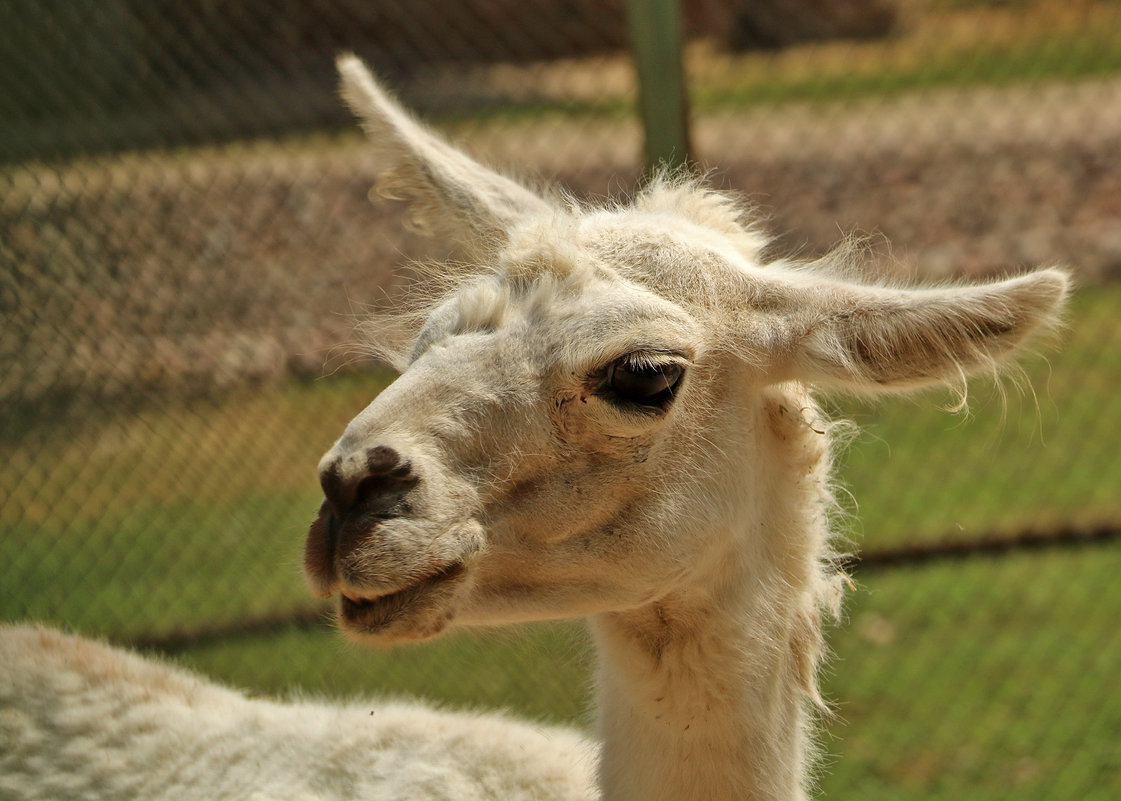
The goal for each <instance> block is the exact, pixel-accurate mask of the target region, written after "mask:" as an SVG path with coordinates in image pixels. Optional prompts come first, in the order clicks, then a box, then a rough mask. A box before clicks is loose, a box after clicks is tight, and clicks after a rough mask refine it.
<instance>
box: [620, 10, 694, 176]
mask: <svg viewBox="0 0 1121 801" xmlns="http://www.w3.org/2000/svg"><path fill="white" fill-rule="evenodd" d="M628 16H629V17H630V29H631V46H632V50H633V52H634V59H635V67H636V69H637V70H638V85H639V107H640V110H641V113H642V125H643V129H644V130H645V132H646V169H647V171H651V170H653V169H655V168H656V167H657V166H658V165H659V164H665V165H667V166H669V167H680V166H682V165H684V164H686V163H688V162H689V160H690V158H691V151H690V148H689V124H688V108H687V102H686V96H685V75H684V69H683V67H682V61H681V40H682V24H681V7H680V4H679V2H678V0H629V3H628Z"/></svg>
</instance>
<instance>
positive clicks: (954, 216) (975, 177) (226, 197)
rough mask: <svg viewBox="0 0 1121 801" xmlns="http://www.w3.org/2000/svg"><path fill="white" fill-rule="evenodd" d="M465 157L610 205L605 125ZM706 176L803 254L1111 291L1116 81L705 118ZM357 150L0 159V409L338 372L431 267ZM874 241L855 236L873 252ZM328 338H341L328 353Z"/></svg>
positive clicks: (611, 158)
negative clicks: (1035, 278) (1062, 268)
mask: <svg viewBox="0 0 1121 801" xmlns="http://www.w3.org/2000/svg"><path fill="white" fill-rule="evenodd" d="M449 134H450V135H451V136H452V138H454V139H456V140H458V141H461V142H462V143H463V144H464V146H465V147H467V148H468V149H469V150H471V151H472V152H474V153H476V154H478V155H479V156H480V157H482V158H483V159H485V160H488V161H491V162H494V163H497V164H499V165H500V166H504V167H508V168H510V169H512V170H513V171H515V172H517V173H519V174H522V175H525V176H528V177H530V178H531V179H542V180H549V181H553V180H555V181H556V182H558V183H560V184H562V185H564V186H566V187H568V188H570V189H571V190H573V191H574V192H576V193H577V194H579V195H613V196H617V195H620V194H625V193H626V192H627V191H629V190H630V189H631V188H632V187H633V186H634V183H635V181H636V179H637V177H638V172H639V170H638V166H637V163H638V154H639V152H640V149H641V134H640V131H639V130H638V128H637V126H636V125H635V124H634V123H633V122H632V121H628V120H606V121H604V120H598V119H595V118H579V119H565V118H557V117H551V116H545V117H543V118H541V119H537V120H528V119H526V120H514V121H503V122H492V123H488V124H486V125H461V126H459V127H457V128H455V129H453V130H451V131H449ZM694 141H695V147H696V149H697V152H698V154H699V156H700V159H701V162H702V164H703V165H704V166H705V168H706V169H710V170H711V171H712V172H711V174H712V180H713V181H714V182H715V183H716V184H717V185H718V186H722V187H726V188H735V189H737V190H740V191H743V192H745V193H747V195H748V196H749V198H750V199H751V200H752V202H753V203H755V204H756V205H757V206H759V207H760V208H761V209H762V210H763V212H764V213H766V215H767V216H768V217H769V218H770V227H771V228H772V229H773V230H775V231H778V232H781V233H782V236H781V237H780V238H779V239H778V241H777V243H776V252H784V253H789V252H797V253H805V254H813V253H819V252H821V251H823V250H826V249H828V248H829V247H831V246H832V245H834V244H835V243H836V242H837V241H839V240H840V239H841V238H842V237H843V236H845V235H847V234H849V233H854V232H855V233H870V234H872V241H873V251H874V252H876V253H877V254H878V255H879V257H880V259H881V261H882V266H883V269H887V270H892V271H896V272H902V273H908V274H917V275H919V276H934V277H939V278H940V277H945V276H953V275H969V276H977V275H987V274H994V273H1003V272H1008V271H1011V270H1015V269H1018V268H1021V267H1023V266H1025V265H1032V264H1040V263H1062V264H1068V265H1071V266H1073V267H1074V268H1075V269H1076V270H1077V271H1078V272H1079V274H1080V276H1081V280H1082V281H1083V283H1089V284H1092V283H1096V282H1106V281H1112V280H1117V279H1118V278H1121V80H1118V79H1110V80H1098V81H1088V82H1082V83H1078V84H1073V85H1051V86H1032V87H1026V88H1011V89H974V90H968V91H965V90H961V91H936V92H925V93H921V94H915V95H908V96H903V97H899V98H893V99H888V100H866V101H860V102H856V103H846V104H843V105H841V104H838V105H797V104H795V105H784V106H781V107H776V108H761V109H752V110H750V111H743V112H726V113H714V114H710V115H705V116H703V117H701V118H699V119H697V120H695V124H694ZM373 173H374V165H373V164H372V163H371V161H370V158H369V155H368V152H367V151H366V150H365V149H364V147H363V145H362V142H361V140H360V139H359V138H358V137H356V136H345V137H313V138H310V139H300V140H293V141H286V142H279V143H277V142H269V143H258V144H252V145H238V146H228V147H220V148H219V147H215V148H204V149H198V150H191V151H183V152H176V153H170V154H158V155H156V154H133V155H126V156H119V157H114V158H111V159H104V158H102V159H88V160H82V161H77V162H74V163H70V164H65V165H42V164H23V165H17V166H10V167H5V168H2V169H0V265H2V266H3V269H2V270H0V311H2V312H3V315H4V318H5V329H6V331H5V336H4V337H3V338H2V340H0V361H2V362H3V363H4V364H5V365H6V369H5V371H4V372H3V375H0V401H9V400H10V401H17V402H19V401H22V402H24V403H31V404H35V403H37V402H39V400H40V399H42V398H44V397H47V396H57V395H73V394H93V395H98V396H106V397H118V396H121V395H123V394H135V393H137V392H140V391H144V392H147V391H150V390H172V391H175V392H177V393H181V392H194V391H211V390H213V389H214V388H221V387H225V386H231V385H235V384H240V383H242V382H244V381H246V380H262V379H268V378H272V377H279V376H284V375H291V374H301V375H319V374H321V373H322V372H323V371H325V370H328V371H329V370H333V369H336V368H338V367H340V366H342V365H345V364H349V363H352V362H354V361H355V360H356V359H357V361H358V362H359V363H361V361H362V360H361V359H360V358H358V357H356V356H355V355H354V354H355V353H356V352H357V350H358V349H357V348H351V347H348V346H346V345H345V343H347V342H352V341H353V337H354V334H353V323H354V320H355V316H356V315H360V314H361V312H362V311H363V309H365V308H367V307H368V305H369V304H375V303H380V302H383V301H384V300H385V298H386V297H387V296H388V295H392V293H393V292H394V289H395V286H396V284H397V282H398V281H399V280H400V279H399V278H398V277H397V276H399V275H400V271H399V270H396V266H397V265H400V264H402V263H405V262H407V261H408V260H409V259H411V258H419V259H424V258H433V257H436V258H438V257H440V256H441V255H444V254H443V252H442V250H441V246H440V245H439V244H434V243H429V242H426V241H425V240H423V239H422V238H421V237H419V236H418V235H416V234H412V233H409V232H408V231H407V230H405V228H404V226H403V219H402V208H401V206H400V204H392V203H379V204H378V205H376V206H371V205H370V204H369V202H368V200H367V189H368V186H369V184H370V181H371V179H372V175H373ZM877 243H878V245H877ZM339 343H344V344H343V345H342V346H341V347H340V346H339Z"/></svg>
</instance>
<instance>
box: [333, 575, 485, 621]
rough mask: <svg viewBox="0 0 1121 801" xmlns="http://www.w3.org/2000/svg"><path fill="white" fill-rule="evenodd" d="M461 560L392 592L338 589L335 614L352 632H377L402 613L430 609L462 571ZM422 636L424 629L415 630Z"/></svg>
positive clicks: (398, 618)
mask: <svg viewBox="0 0 1121 801" xmlns="http://www.w3.org/2000/svg"><path fill="white" fill-rule="evenodd" d="M466 569H467V568H466V566H465V565H464V564H463V562H455V563H454V564H451V565H449V566H447V567H445V568H442V569H441V570H439V571H437V572H435V573H432V574H430V575H428V576H425V577H424V578H422V579H420V580H419V581H416V582H413V583H412V584H409V585H408V586H406V587H402V588H401V589H399V590H395V591H394V592H390V593H386V594H384V595H374V596H362V595H353V594H348V593H345V592H343V593H340V598H339V614H340V616H341V622H342V623H343V624H344V626H345V627H346V628H348V629H350V630H352V631H354V632H356V633H362V634H379V633H382V632H383V631H384V630H385V629H387V628H389V627H391V626H393V624H394V623H397V622H399V621H402V620H403V619H404V618H406V617H409V618H411V617H415V616H418V615H419V616H420V617H422V618H423V617H424V616H425V615H424V612H426V611H433V610H434V609H435V608H436V607H438V606H439V601H440V600H441V599H442V598H445V597H446V596H447V595H448V592H447V590H450V589H451V586H452V585H454V584H456V583H457V582H458V581H459V579H461V578H462V577H463V575H464V573H465V572H466ZM417 633H418V635H420V636H424V632H421V631H418V632H417Z"/></svg>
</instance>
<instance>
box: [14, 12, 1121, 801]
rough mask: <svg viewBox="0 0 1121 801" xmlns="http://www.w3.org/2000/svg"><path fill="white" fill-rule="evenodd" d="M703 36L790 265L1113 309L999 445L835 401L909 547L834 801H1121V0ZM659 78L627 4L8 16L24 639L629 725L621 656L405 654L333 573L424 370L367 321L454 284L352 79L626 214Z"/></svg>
mask: <svg viewBox="0 0 1121 801" xmlns="http://www.w3.org/2000/svg"><path fill="white" fill-rule="evenodd" d="M830 6H837V7H848V8H849V11H850V13H848V14H847V15H846V14H843V13H840V12H833V11H826V10H824V9H825V7H830ZM684 10H685V20H686V31H685V33H686V36H687V44H686V50H685V54H686V55H685V67H686V77H687V81H688V88H689V97H690V102H691V104H692V117H691V123H692V141H693V145H694V148H695V152H694V154H693V155H694V158H695V159H696V161H697V163H698V165H699V167H700V168H701V169H704V170H709V171H710V174H711V180H712V181H713V182H715V183H716V184H717V185H718V186H722V187H727V188H734V189H736V190H738V191H741V192H743V193H745V194H746V195H747V197H748V198H749V199H750V201H751V202H752V203H753V204H755V205H756V206H757V207H758V208H759V210H760V214H762V215H765V216H766V217H768V219H769V223H768V225H769V227H770V228H772V229H773V230H775V231H776V232H780V233H781V234H782V235H781V236H780V237H779V238H778V239H777V240H776V241H775V243H774V244H773V245H772V248H771V254H772V255H773V256H780V255H789V254H797V255H802V256H812V255H815V254H819V253H822V252H824V251H825V250H827V249H829V248H831V247H833V246H835V245H836V244H837V243H838V242H839V241H841V240H842V239H843V238H845V237H846V236H849V235H852V234H856V235H857V237H858V241H857V243H856V245H855V246H854V252H857V253H859V254H860V255H861V257H862V258H865V259H866V260H868V261H871V262H872V263H874V264H875V269H877V270H881V271H884V272H886V273H888V274H890V275H891V276H894V277H900V278H919V279H924V280H949V279H952V278H955V277H959V276H969V277H982V276H988V275H994V274H1002V273H1006V272H1010V271H1014V270H1016V269H1017V268H1020V267H1022V266H1025V265H1033V264H1045V263H1059V264H1068V265H1071V266H1072V267H1074V268H1075V270H1076V272H1077V274H1078V278H1079V282H1080V285H1081V287H1080V291H1079V292H1078V294H1077V296H1076V298H1075V300H1074V304H1073V309H1072V311H1071V314H1070V318H1069V320H1068V326H1067V330H1066V331H1064V332H1062V333H1061V334H1060V335H1059V336H1058V341H1059V347H1058V348H1055V349H1047V348H1045V349H1044V353H1045V356H1046V358H1042V357H1041V358H1034V359H1029V360H1028V361H1027V362H1026V364H1025V369H1024V375H1023V376H1022V379H1021V380H1019V381H1015V380H1013V381H1005V382H1003V383H1002V384H1001V385H1000V386H998V387H995V388H994V387H993V386H992V385H991V384H985V383H984V382H980V383H978V384H976V385H975V386H973V387H972V388H971V394H970V398H969V410H970V411H969V413H968V414H965V415H962V414H958V415H956V416H955V415H952V414H947V413H946V412H945V411H944V409H943V408H942V407H944V406H946V405H948V404H952V403H953V402H954V401H955V399H954V398H951V397H942V396H939V395H937V394H935V395H925V396H921V397H919V398H909V399H903V400H898V401H890V402H880V403H878V404H876V405H875V406H868V405H864V404H861V403H857V402H853V401H849V400H841V401H838V402H837V403H836V405H835V407H834V412H835V413H836V414H837V415H838V416H846V417H849V418H851V419H854V420H855V421H856V422H857V423H858V424H859V426H860V428H861V430H862V432H863V433H862V434H861V435H860V436H859V437H858V438H857V439H856V441H855V442H854V443H853V444H852V445H851V446H850V447H849V448H848V450H847V452H846V453H845V455H844V456H843V458H842V460H841V465H840V479H841V481H842V483H843V484H844V486H845V487H846V488H847V490H848V491H849V492H851V498H852V501H851V503H850V506H851V512H852V515H851V521H850V522H849V523H848V528H849V529H850V531H849V532H848V533H849V536H850V537H851V539H852V540H853V542H854V546H853V548H854V550H856V549H859V550H860V551H863V552H864V553H865V554H867V558H866V560H865V562H864V563H863V564H861V563H860V562H855V563H854V564H855V567H854V575H855V578H856V580H857V584H858V589H857V591H856V592H855V593H853V594H852V597H851V598H850V601H849V604H848V607H847V609H846V620H845V621H844V624H843V625H842V626H840V627H838V629H837V630H836V631H835V632H834V633H833V648H834V650H835V652H836V655H837V658H836V659H835V661H834V663H833V666H832V668H831V673H830V675H829V677H828V681H827V684H828V694H829V696H830V697H831V698H834V699H836V702H837V714H836V716H835V717H834V718H833V719H832V720H829V721H825V722H824V725H825V728H826V729H827V734H826V737H825V750H826V752H827V756H826V758H825V759H824V762H823V768H822V771H821V773H822V779H821V784H822V789H823V791H824V792H825V793H826V795H827V796H830V795H836V796H844V795H854V794H859V795H860V797H862V798H870V799H876V798H898V797H911V798H924V799H940V798H947V799H949V798H954V799H958V798H963V797H970V798H986V799H988V798H1006V797H1008V798H1011V797H1013V796H1014V797H1016V798H1018V799H1022V798H1025V797H1027V798H1041V799H1042V798H1051V799H1053V798H1078V799H1107V798H1108V799H1114V798H1116V797H1118V795H1119V794H1121V697H1119V696H1118V694H1117V693H1116V692H1115V690H1114V684H1115V683H1116V674H1117V670H1118V667H1121V627H1119V626H1118V623H1117V621H1118V620H1119V619H1121V591H1119V590H1117V589H1116V585H1117V582H1116V580H1115V577H1116V575H1117V574H1118V572H1119V570H1121V544H1119V543H1118V538H1117V537H1116V536H1115V534H1116V532H1117V531H1118V530H1119V529H1121V501H1119V500H1118V498H1119V494H1118V487H1121V454H1119V452H1118V449H1117V447H1116V446H1115V442H1116V440H1117V437H1118V434H1119V432H1121V402H1119V401H1118V390H1119V389H1121V360H1119V359H1118V358H1117V356H1116V353H1117V351H1118V350H1121V327H1119V323H1118V320H1119V319H1121V286H1119V284H1118V281H1119V280H1121V4H1118V3H1116V2H1091V1H1090V0H1084V1H1082V2H1078V3H1057V2H1046V1H1041V2H1029V0H1011V1H1010V2H1000V3H997V2H983V1H982V0H925V1H921V2H902V0H901V1H900V2H898V3H891V2H887V0H877V2H852V3H841V4H825V3H818V2H814V0H804V2H798V0H785V1H783V2H780V1H778V0H775V1H774V2H768V3H755V4H751V3H745V2H738V1H736V0H728V2H721V1H720V0H707V1H706V2H702V1H701V0H697V1H696V2H686V3H684ZM627 46H628V39H627V22H626V5H625V4H624V3H623V2H621V1H620V2H607V3H602V2H593V1H592V0H569V1H568V2H563V1H562V0H519V2H512V1H509V0H472V1H471V2H458V3H453V2H441V1H440V0H424V2H419V3H418V2H404V0H377V1H376V2H357V0H336V1H333V2H327V0H270V2H267V3H248V2H234V3H229V2H222V3H218V2H200V3H190V4H181V3H173V2H164V1H163V0H160V2H145V3H141V2H136V1H135V0H111V1H109V2H106V1H104V0H99V2H92V0H49V2H40V3H37V4H34V5H31V4H4V5H2V6H0V76H3V77H2V78H0V81H2V82H3V84H2V90H0V310H2V312H3V321H4V322H3V335H2V336H0V365H2V370H0V442H2V444H3V455H4V458H3V459H2V460H0V613H2V615H3V618H4V619H8V620H16V619H28V618H34V619H40V620H47V621H51V622H54V623H57V624H60V625H64V626H67V627H71V628H74V629H77V630H80V631H83V632H86V633H91V634H99V635H104V636H109V637H111V638H114V639H116V640H119V641H125V642H133V643H136V644H139V645H141V646H143V647H146V648H152V649H157V650H163V651H165V652H171V653H174V654H175V655H176V658H178V659H181V660H183V661H185V662H187V663H189V664H192V665H194V666H196V667H199V668H200V669H202V670H204V671H205V672H207V673H209V674H210V675H213V676H216V677H219V678H221V679H222V680H225V681H230V682H233V683H235V684H239V685H241V686H245V687H250V688H253V689H255V690H259V691H268V692H276V693H283V692H287V691H290V690H292V689H293V688H295V687H301V688H304V689H310V690H314V691H318V692H326V693H331V694H350V693H355V692H362V693H370V692H389V693H396V692H402V693H408V694H413V695H423V696H427V697H430V698H433V699H436V700H441V701H445V702H447V703H451V704H456V705H467V706H503V707H508V708H513V709H516V710H518V711H520V712H522V713H524V714H528V715H531V716H535V717H538V718H542V719H548V720H575V721H578V722H582V723H586V722H587V720H588V716H587V711H586V709H585V703H586V701H585V695H586V693H585V689H586V686H587V683H588V681H589V679H588V676H589V675H590V672H591V670H592V666H591V665H590V664H589V663H588V658H587V656H586V652H587V647H586V646H587V643H586V641H585V637H584V634H583V632H582V630H581V629H580V628H579V626H577V625H562V626H555V627H539V628H534V629H531V630H530V631H528V632H522V633H519V634H517V635H505V634H501V635H495V634H491V635H488V636H487V637H485V638H483V639H478V638H476V637H473V636H467V635H453V636H451V637H448V638H446V639H444V640H441V641H439V642H436V643H434V644H432V645H429V646H426V647H424V648H419V649H408V650H405V651H400V652H397V651H395V652H390V653H368V652H365V651H360V650H358V649H353V648H351V647H349V646H345V645H343V644H342V643H340V642H339V641H338V638H337V636H336V635H335V633H334V632H333V631H332V630H331V628H330V626H329V624H328V623H327V622H326V617H325V614H324V611H323V610H322V609H321V608H320V607H318V606H317V605H316V604H315V602H314V601H313V600H312V599H310V597H309V596H308V594H307V592H306V591H305V589H304V588H303V585H302V580H301V578H300V575H299V569H298V564H299V555H300V547H301V543H302V536H303V532H304V530H305V527H306V524H307V522H309V521H310V519H311V517H312V516H313V514H314V511H315V509H316V507H317V505H318V501H319V491H318V486H317V483H316V477H315V465H316V463H317V461H318V458H319V456H320V455H321V453H322V452H323V451H324V450H326V448H327V447H328V446H329V445H330V443H331V442H332V441H333V439H334V438H335V437H336V436H337V435H338V434H339V432H340V431H341V430H342V428H343V426H344V425H345V423H346V422H347V420H349V419H350V417H351V416H353V414H354V413H355V412H357V411H358V410H359V409H361V408H362V407H363V406H364V405H365V404H366V403H368V402H369V400H370V399H371V398H372V397H373V396H374V394H376V392H377V391H378V390H379V389H380V388H381V387H382V386H384V385H385V383H386V382H387V381H388V380H389V378H390V376H389V375H388V374H387V373H386V372H384V371H383V370H382V368H380V367H378V366H377V365H375V364H374V363H373V362H372V361H371V360H370V359H369V357H368V356H367V355H366V352H365V350H364V349H363V347H362V343H361V341H360V340H359V339H358V338H357V336H356V334H355V332H354V323H355V322H356V320H358V319H360V317H361V315H362V313H363V311H364V310H365V309H367V308H368V307H369V306H371V305H381V304H385V303H389V302H392V299H393V297H394V296H395V294H396V293H397V291H398V290H399V288H400V287H401V285H402V283H403V282H404V281H405V280H407V278H406V276H407V273H408V270H407V269H402V268H403V267H407V264H408V262H409V260H412V259H427V258H440V257H441V256H444V255H446V252H445V251H444V250H443V248H444V245H443V243H440V242H433V241H429V240H427V239H425V238H424V237H422V236H420V235H419V234H417V233H414V232H411V231H410V229H409V228H408V226H407V225H406V220H405V219H404V214H403V210H402V209H401V208H400V207H399V206H398V205H397V204H394V203H388V202H383V201H379V202H378V203H376V204H373V205H371V203H370V202H369V198H368V190H369V187H370V185H371V183H372V176H373V174H374V170H375V166H376V165H374V164H373V163H372V162H371V160H370V156H369V154H368V153H367V151H366V150H365V148H364V146H363V142H362V140H361V137H360V135H358V134H357V133H356V132H353V131H351V130H350V127H351V126H350V123H349V121H348V120H347V118H346V115H345V113H344V112H343V110H342V109H341V106H340V104H339V103H338V102H337V100H336V98H335V92H334V78H333V75H332V57H333V54H334V53H335V52H336V51H338V50H341V49H353V50H355V51H356V52H358V53H359V54H360V55H363V56H364V57H366V58H367V59H369V61H370V62H371V63H373V64H374V65H375V66H376V68H377V69H378V70H379V71H380V72H382V73H383V75H385V76H386V77H387V78H388V80H389V81H390V82H391V83H392V84H393V85H394V86H395V88H396V89H397V91H398V92H399V94H400V95H401V96H402V98H403V99H404V100H405V101H406V102H407V103H408V104H409V105H411V106H413V107H415V108H418V109H419V110H420V111H421V112H422V113H423V114H424V115H425V116H426V117H427V118H428V119H430V120H431V121H432V122H433V123H434V124H435V125H436V126H437V127H439V128H441V129H442V130H443V131H445V132H446V133H447V134H448V135H449V136H451V137H452V138H453V139H454V140H456V141H458V142H460V143H462V144H463V145H464V147H465V148H466V149H467V150H469V151H470V152H472V153H474V154H476V155H477V156H479V157H480V158H481V159H483V160H484V161H488V162H490V163H492V164H495V165H496V166H499V167H503V168H506V169H508V170H510V171H511V172H514V173H516V174H519V175H522V176H525V177H527V178H528V179H530V180H543V179H548V180H556V182H557V183H559V184H562V185H564V186H566V187H567V188H569V189H571V190H572V191H573V192H574V193H575V194H577V195H579V196H583V197H605V196H606V197H617V196H622V195H625V194H626V193H627V192H629V191H630V190H631V189H633V187H634V186H635V185H636V183H637V182H638V181H639V180H640V176H641V174H642V169H643V165H642V164H641V158H642V146H643V134H642V131H641V129H640V127H639V124H638V122H637V117H636V114H635V105H636V103H637V96H638V92H637V85H636V77H635V74H634V69H633V67H632V63H631V60H630V58H629V56H628V53H627ZM986 543H988V544H990V545H992V544H993V543H998V544H999V543H1004V545H1000V547H986ZM1024 543H1028V544H1030V545H1031V547H1030V548H1026V547H1021V546H1023V545H1024ZM893 555H894V556H893Z"/></svg>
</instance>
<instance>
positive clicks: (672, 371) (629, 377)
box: [607, 359, 685, 406]
mask: <svg viewBox="0 0 1121 801" xmlns="http://www.w3.org/2000/svg"><path fill="white" fill-rule="evenodd" d="M684 374H685V368H684V367H682V366H681V365H680V364H674V363H672V362H671V363H669V364H658V365H636V364H631V363H629V362H628V361H627V360H626V359H621V360H620V361H617V362H615V363H614V364H612V365H611V366H610V367H608V368H607V386H609V387H610V388H611V391H612V392H613V393H614V395H615V397H617V398H618V399H619V400H624V401H628V402H630V403H637V404H639V405H641V406H664V405H666V404H667V403H668V402H669V401H670V400H672V399H673V395H674V392H675V391H676V390H677V385H678V384H679V383H680V382H681V376H682V375H684Z"/></svg>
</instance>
